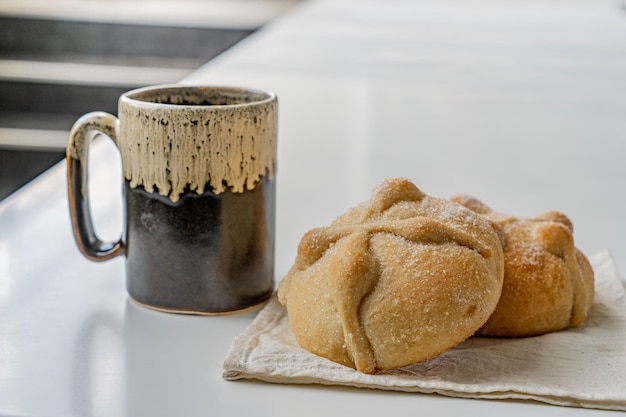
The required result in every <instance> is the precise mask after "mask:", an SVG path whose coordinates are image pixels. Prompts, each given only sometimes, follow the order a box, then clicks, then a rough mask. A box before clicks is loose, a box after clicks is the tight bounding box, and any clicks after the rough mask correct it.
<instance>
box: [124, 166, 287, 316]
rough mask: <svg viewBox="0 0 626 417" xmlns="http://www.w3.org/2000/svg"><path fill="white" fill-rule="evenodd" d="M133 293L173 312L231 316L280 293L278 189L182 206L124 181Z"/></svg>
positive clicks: (268, 185)
mask: <svg viewBox="0 0 626 417" xmlns="http://www.w3.org/2000/svg"><path fill="white" fill-rule="evenodd" d="M124 191H125V199H126V234H125V237H124V240H125V248H126V253H125V255H126V258H127V259H126V270H127V278H126V279H127V288H128V292H129V294H130V296H131V297H132V299H133V300H135V301H136V302H137V303H139V304H141V305H144V306H147V307H150V308H153V309H156V310H160V311H167V312H177V313H190V314H226V313H233V312H238V311H241V310H246V309H248V308H252V307H254V306H256V305H258V304H259V303H261V302H263V301H265V300H267V299H268V298H269V297H270V296H271V295H272V293H273V290H274V237H275V215H274V213H275V184H274V181H273V180H268V179H267V178H265V179H263V180H262V181H261V182H259V183H258V184H257V186H256V187H255V189H253V190H248V191H245V192H243V193H232V192H230V191H226V192H224V193H221V194H219V195H216V194H214V193H212V192H210V191H209V192H205V193H204V194H202V195H198V194H197V193H196V192H195V191H188V192H185V193H184V194H183V195H182V196H181V198H180V200H179V201H177V202H176V203H172V201H171V200H170V199H169V198H167V197H163V196H161V195H159V194H158V193H149V192H147V191H145V190H144V189H143V188H141V187H139V188H131V187H130V186H129V184H128V182H126V183H125V189H124Z"/></svg>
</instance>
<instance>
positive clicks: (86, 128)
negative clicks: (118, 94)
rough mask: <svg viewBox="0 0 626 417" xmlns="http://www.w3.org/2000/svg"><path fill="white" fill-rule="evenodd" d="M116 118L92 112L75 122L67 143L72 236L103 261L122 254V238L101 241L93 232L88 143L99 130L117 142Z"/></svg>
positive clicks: (80, 246) (92, 257) (89, 254)
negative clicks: (88, 173) (88, 177)
mask: <svg viewBox="0 0 626 417" xmlns="http://www.w3.org/2000/svg"><path fill="white" fill-rule="evenodd" d="M118 131H119V120H118V118H117V117H115V116H113V115H111V114H109V113H105V112H92V113H88V114H86V115H84V116H82V117H81V118H80V119H78V120H77V121H76V123H74V126H73V127H72V130H71V132H70V139H69V143H68V145H67V153H66V155H67V192H68V198H69V205H70V217H71V220H72V230H73V232H74V239H75V240H76V244H77V246H78V249H79V250H80V251H81V253H82V254H83V255H84V256H85V257H86V258H87V259H90V260H92V261H106V260H107V259H111V258H114V257H116V256H120V255H122V247H123V244H122V238H121V236H120V238H119V239H118V240H117V241H114V242H104V241H102V240H101V239H100V238H99V237H98V236H97V234H96V231H95V229H94V226H93V220H92V217H91V209H90V207H89V187H88V184H87V162H88V156H89V144H90V142H91V140H92V139H93V138H94V137H95V135H96V134H98V133H102V134H104V135H105V136H107V137H108V138H109V139H111V140H112V141H113V142H114V143H115V144H116V146H117V136H118Z"/></svg>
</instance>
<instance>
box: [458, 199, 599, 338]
mask: <svg viewBox="0 0 626 417" xmlns="http://www.w3.org/2000/svg"><path fill="white" fill-rule="evenodd" d="M451 200H452V201H455V202H457V203H460V204H462V205H463V206H465V207H467V208H469V209H471V210H473V211H475V212H476V213H479V214H480V215H482V216H484V217H485V218H487V219H489V220H491V221H493V222H495V223H496V224H498V225H499V226H500V229H501V234H502V237H503V239H502V245H503V250H504V286H503V289H502V296H501V298H500V302H499V303H498V307H497V308H496V311H495V312H494V313H493V315H492V316H491V317H490V318H489V320H488V321H487V323H486V324H485V325H484V326H483V327H482V328H481V329H480V330H479V331H478V334H480V335H485V336H504V337H520V336H535V335H540V334H544V333H549V332H554V331H557V330H562V329H566V328H568V327H572V326H576V325H578V324H580V323H582V322H583V320H585V318H586V317H587V312H588V311H589V309H590V308H591V304H592V303H593V296H594V277H593V270H592V269H591V266H590V264H589V261H588V260H587V258H585V256H584V255H583V254H582V252H580V251H579V250H578V249H577V248H576V247H575V246H574V238H573V230H574V227H573V226H572V222H571V221H570V220H569V219H568V218H567V217H566V216H565V215H564V214H562V213H558V212H547V213H543V214H541V215H539V216H537V217H534V218H530V219H522V218H516V217H512V216H508V215H505V214H501V213H497V212H494V211H493V210H491V209H490V208H489V207H488V206H486V205H485V204H483V203H482V202H480V201H479V200H477V199H475V198H473V197H468V196H457V197H453V198H452V199H451Z"/></svg>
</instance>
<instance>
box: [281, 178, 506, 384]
mask: <svg viewBox="0 0 626 417" xmlns="http://www.w3.org/2000/svg"><path fill="white" fill-rule="evenodd" d="M503 265H504V262H503V252H502V245H501V243H500V238H499V235H498V233H497V232H496V230H495V228H494V226H493V224H492V223H491V222H490V221H488V220H487V219H485V218H483V217H482V216H481V215H479V214H478V213H475V212H473V211H472V210H469V209H467V208H465V207H463V206H461V205H459V204H455V203H452V202H450V201H448V200H445V199H440V198H435V197H431V196H428V195H426V194H424V193H423V192H421V191H420V190H419V189H418V188H417V187H416V186H415V185H414V184H412V183H411V182H410V181H408V180H406V179H403V178H392V179H387V180H384V181H383V182H382V183H381V184H380V185H378V186H377V187H376V188H375V190H374V192H373V194H372V197H371V199H370V200H369V201H366V202H364V203H362V204H361V205H359V206H357V207H354V208H352V209H350V210H349V211H348V212H347V213H345V214H344V215H342V216H340V217H338V218H337V219H336V220H335V221H334V222H333V223H332V224H331V225H330V226H328V227H321V228H317V229H313V230H311V231H309V232H308V233H306V234H305V235H304V237H303V238H302V240H301V242H300V244H299V246H298V253H297V256H296V259H295V262H294V264H293V266H292V268H291V269H290V271H289V272H288V274H287V276H286V277H285V278H284V280H283V281H282V282H281V283H280V285H279V289H278V298H279V301H280V302H281V303H282V304H283V305H285V306H286V308H287V312H288V317H289V324H290V327H291V329H292V330H293V333H294V335H295V336H296V338H297V341H298V343H299V344H300V346H301V347H303V348H304V349H307V350H309V351H310V352H313V353H315V354H317V355H319V356H322V357H325V358H328V359H330V360H332V361H334V362H337V363H340V364H343V365H345V366H349V367H352V368H355V369H357V370H359V371H361V372H365V373H373V372H375V371H376V370H386V369H392V368H397V367H402V366H406V365H409V364H412V363H415V362H420V361H423V360H426V359H429V358H432V357H434V356H437V355H439V354H441V353H442V352H444V351H446V350H448V349H449V348H451V347H453V346H455V345H457V344H458V343H460V342H462V341H463V340H465V339H467V338H468V337H470V336H472V335H473V334H474V333H475V332H476V331H477V330H478V329H479V328H481V327H482V326H483V324H484V323H485V322H486V321H487V319H488V318H489V317H490V316H491V314H492V313H493V311H494V310H495V308H496V305H497V303H498V300H499V299H500V293H501V290H502V283H503V275H504V270H503Z"/></svg>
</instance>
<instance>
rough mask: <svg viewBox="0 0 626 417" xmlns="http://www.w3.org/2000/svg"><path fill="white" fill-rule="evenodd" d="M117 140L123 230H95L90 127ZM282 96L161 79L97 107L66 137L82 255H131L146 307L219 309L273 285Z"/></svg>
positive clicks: (132, 279)
mask: <svg viewBox="0 0 626 417" xmlns="http://www.w3.org/2000/svg"><path fill="white" fill-rule="evenodd" d="M98 133H101V134H104V135H106V136H108V137H109V138H110V139H111V140H112V141H113V142H114V143H115V145H116V146H117V148H118V150H119V152H120V154H121V159H122V169H123V176H124V185H123V194H124V220H125V221H124V223H125V226H124V231H123V233H122V235H121V237H120V238H119V239H118V240H117V241H113V242H105V241H102V240H101V239H100V238H99V237H98V236H97V235H96V233H95V230H94V226H93V221H92V216H91V213H90V209H89V195H88V187H87V184H86V177H87V166H88V149H89V143H90V141H91V138H92V137H93V136H94V135H95V134H98ZM276 144H277V99H276V96H275V95H274V94H273V93H271V92H266V91H258V90H251V89H243V88H227V87H211V86H191V85H164V86H153V87H146V88H141V89H137V90H133V91H130V92H127V93H125V94H123V95H122V96H121V97H120V99H119V102H118V117H115V116H113V115H110V114H107V113H103V112H93V113H89V114H86V115H85V116H83V117H81V118H80V119H79V120H78V121H77V122H76V123H75V124H74V126H73V128H72V131H71V133H70V140H69V144H68V147H67V163H68V195H69V203H70V214H71V219H72V228H73V231H74V237H75V240H76V243H77V246H78V248H79V249H80V251H81V252H82V253H83V255H85V256H86V257H87V258H88V259H91V260H94V261H103V260H107V259H111V258H114V257H116V256H124V257H125V258H126V284H127V289H128V293H129V294H130V296H131V297H132V299H134V300H135V301H137V302H138V303H140V304H143V305H145V306H148V307H151V308H154V309H158V310H163V311H169V312H181V313H197V314H220V313H227V312H233V311H239V310H242V309H246V308H248V307H251V306H254V305H256V304H258V303H260V302H262V301H264V300H266V299H267V298H269V296H270V295H271V294H272V292H273V289H274V239H275V194H276V183H275V182H276V179H275V175H276Z"/></svg>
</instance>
